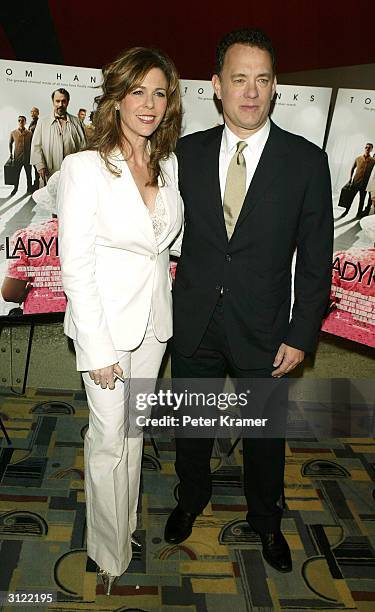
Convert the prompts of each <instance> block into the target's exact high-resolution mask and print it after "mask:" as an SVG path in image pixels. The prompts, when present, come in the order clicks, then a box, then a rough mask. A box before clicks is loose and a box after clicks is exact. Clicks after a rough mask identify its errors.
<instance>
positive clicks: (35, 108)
mask: <svg viewBox="0 0 375 612" xmlns="http://www.w3.org/2000/svg"><path fill="white" fill-rule="evenodd" d="M53 93H55V92H53ZM31 110H35V111H36V112H37V113H38V115H39V108H38V107H37V106H33V107H32V109H31Z"/></svg>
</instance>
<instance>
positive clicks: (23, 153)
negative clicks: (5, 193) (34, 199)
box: [9, 115, 32, 196]
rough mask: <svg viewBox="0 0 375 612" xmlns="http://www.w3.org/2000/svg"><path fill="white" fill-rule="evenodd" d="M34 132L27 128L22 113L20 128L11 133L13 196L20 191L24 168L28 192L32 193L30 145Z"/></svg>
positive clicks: (19, 120)
mask: <svg viewBox="0 0 375 612" xmlns="http://www.w3.org/2000/svg"><path fill="white" fill-rule="evenodd" d="M31 138H32V133H31V132H30V130H28V129H27V128H26V117H25V116H24V115H20V116H19V117H18V128H17V129H16V130H12V132H11V133H10V135H9V153H10V159H12V160H13V162H14V166H15V182H14V187H13V190H12V192H11V194H10V195H11V196H13V195H15V194H16V193H17V191H18V185H19V181H20V174H21V170H22V168H24V170H25V174H26V180H27V193H31V191H32V185H31V166H30V146H31Z"/></svg>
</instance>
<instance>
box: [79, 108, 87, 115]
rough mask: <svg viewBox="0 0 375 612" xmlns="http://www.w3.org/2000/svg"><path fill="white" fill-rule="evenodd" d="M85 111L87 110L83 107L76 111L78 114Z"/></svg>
mask: <svg viewBox="0 0 375 612" xmlns="http://www.w3.org/2000/svg"><path fill="white" fill-rule="evenodd" d="M86 112H87V111H86V109H85V108H80V109H79V111H78V114H79V113H86Z"/></svg>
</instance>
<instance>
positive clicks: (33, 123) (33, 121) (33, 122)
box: [29, 106, 39, 190]
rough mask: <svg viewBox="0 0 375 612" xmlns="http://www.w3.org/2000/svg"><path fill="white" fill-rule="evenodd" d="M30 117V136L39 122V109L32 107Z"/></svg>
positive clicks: (36, 177) (37, 174) (35, 174)
mask: <svg viewBox="0 0 375 612" xmlns="http://www.w3.org/2000/svg"><path fill="white" fill-rule="evenodd" d="M30 115H31V121H30V123H29V130H30V132H31V134H34V132H35V128H36V126H37V124H38V121H39V108H37V107H36V106H33V107H32V109H31V111H30ZM38 188H39V172H38V170H37V168H36V166H34V190H35V189H38Z"/></svg>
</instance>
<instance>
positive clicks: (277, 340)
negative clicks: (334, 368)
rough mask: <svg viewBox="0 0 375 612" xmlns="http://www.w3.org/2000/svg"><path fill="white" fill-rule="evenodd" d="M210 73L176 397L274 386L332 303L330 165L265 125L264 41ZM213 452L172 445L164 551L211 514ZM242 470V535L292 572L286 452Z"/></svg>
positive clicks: (271, 451)
mask: <svg viewBox="0 0 375 612" xmlns="http://www.w3.org/2000/svg"><path fill="white" fill-rule="evenodd" d="M216 60H217V62H216V63H217V65H216V73H215V74H214V76H213V79H212V83H213V87H214V90H215V93H216V96H217V98H218V99H219V100H220V101H221V103H222V107H223V115H224V120H225V125H224V126H217V127H214V128H211V129H209V130H206V131H201V132H196V133H194V134H190V135H188V136H185V137H184V138H182V139H181V140H180V141H179V143H178V146H177V157H178V162H179V186H180V192H181V195H182V198H183V200H184V207H185V228H184V237H183V240H182V246H181V256H180V260H179V263H178V264H177V272H176V279H175V283H174V337H173V348H172V377H173V379H174V380H176V381H177V383H178V380H179V379H185V380H186V379H218V378H224V377H225V376H226V374H227V373H229V374H231V375H232V376H234V377H235V378H236V379H237V380H239V381H241V379H242V380H245V379H262V378H266V379H268V380H269V382H270V384H273V383H276V384H278V383H281V381H277V380H275V379H276V378H278V377H282V376H284V375H286V374H288V373H289V372H291V371H292V370H293V368H295V367H296V366H297V365H298V364H299V363H300V362H302V360H303V359H304V356H305V353H306V352H312V351H314V349H315V346H316V343H317V338H318V333H319V329H320V326H321V321H322V317H323V313H324V311H325V308H326V305H327V302H328V296H329V289H330V283H331V265H332V240H333V219H332V199H331V181H330V174H329V168H328V162H327V156H326V154H325V153H324V152H323V151H322V150H321V149H320V148H318V147H317V146H315V145H314V144H312V143H310V142H308V141H307V140H305V139H304V138H302V137H300V136H296V135H294V134H291V133H289V132H286V131H284V130H282V129H280V128H279V127H278V126H277V125H275V124H274V123H273V122H272V121H270V119H269V111H270V105H271V100H272V98H273V96H274V94H275V91H276V76H275V55H274V51H273V47H272V43H271V41H270V40H269V38H268V37H267V36H266V35H265V34H264V33H262V32H261V31H259V30H249V29H245V30H239V31H235V32H231V33H230V34H227V35H226V36H225V37H224V38H223V39H222V41H221V42H220V43H219V45H218V48H217V56H216ZM296 247H297V263H296V273H295V283H294V291H295V299H294V304H293V310H292V315H291V319H290V301H291V263H292V257H293V252H294V250H295V248H296ZM240 384H241V383H240ZM184 409H185V410H186V407H185V408H184ZM213 443H214V439H212V437H211V438H207V437H206V438H197V437H195V438H192V437H190V438H188V437H178V438H177V439H176V463H175V467H176V472H177V475H178V477H179V481H180V482H179V487H178V505H177V507H176V508H175V509H174V510H173V512H172V513H171V515H170V516H169V518H168V521H167V523H166V527H165V539H166V541H167V542H169V543H171V544H178V543H180V542H182V541H184V540H185V539H186V538H187V537H188V536H189V535H190V534H191V532H192V528H193V524H194V521H195V519H196V517H197V515H199V514H200V513H201V512H202V511H203V509H204V508H205V506H206V505H207V503H208V502H209V500H210V497H211V473H210V458H211V452H212V448H213ZM243 462H244V489H245V496H246V500H247V506H248V512H247V521H248V522H249V524H250V526H251V528H252V529H253V530H254V531H256V532H257V533H258V534H259V535H260V538H261V541H262V547H263V548H262V550H263V556H264V558H265V560H266V561H267V562H268V563H269V564H270V565H271V566H272V567H274V568H275V569H276V570H278V571H281V572H289V571H291V569H292V560H291V554H290V550H289V547H288V544H287V542H286V540H285V538H284V536H283V534H282V532H281V518H282V514H283V507H282V500H283V477H284V463H285V441H284V439H283V438H270V437H262V438H261V437H258V438H253V439H250V438H249V437H246V435H244V437H243Z"/></svg>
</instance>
